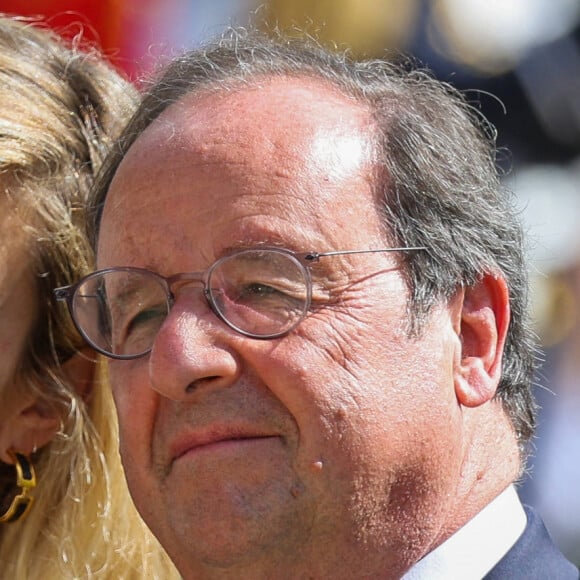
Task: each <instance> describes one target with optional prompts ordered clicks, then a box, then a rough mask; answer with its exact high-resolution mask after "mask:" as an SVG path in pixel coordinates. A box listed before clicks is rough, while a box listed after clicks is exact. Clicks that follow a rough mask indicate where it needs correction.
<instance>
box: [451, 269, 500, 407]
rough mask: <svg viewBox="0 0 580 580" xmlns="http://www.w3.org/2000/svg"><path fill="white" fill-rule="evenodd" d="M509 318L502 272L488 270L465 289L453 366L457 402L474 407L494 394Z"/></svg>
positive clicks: (498, 378)
mask: <svg viewBox="0 0 580 580" xmlns="http://www.w3.org/2000/svg"><path fill="white" fill-rule="evenodd" d="M509 321H510V305H509V291H508V287H507V284H506V281H505V279H504V278H503V277H502V276H500V275H494V274H487V275H485V276H484V277H483V278H482V279H481V280H480V281H479V282H478V283H477V284H475V285H474V286H471V287H468V288H465V289H464V296H463V304H462V307H461V318H460V328H459V336H460V339H461V356H460V361H459V364H458V365H457V368H456V370H455V392H456V396H457V400H458V401H459V403H460V404H462V405H464V406H466V407H477V406H478V405H481V404H483V403H486V402H487V401H489V400H491V399H492V398H493V396H494V395H495V392H496V390H497V386H498V384H499V381H500V379H501V372H502V357H503V349H504V346H505V341H506V336H507V331H508V326H509Z"/></svg>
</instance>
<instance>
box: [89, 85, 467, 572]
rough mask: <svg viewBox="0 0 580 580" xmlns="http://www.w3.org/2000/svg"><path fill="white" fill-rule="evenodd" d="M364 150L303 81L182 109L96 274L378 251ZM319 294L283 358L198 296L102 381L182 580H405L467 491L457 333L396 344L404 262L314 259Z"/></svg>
mask: <svg viewBox="0 0 580 580" xmlns="http://www.w3.org/2000/svg"><path fill="white" fill-rule="evenodd" d="M372 132H373V128H372V123H371V122H370V121H369V116H368V114H367V112H366V111H365V110H363V109H362V108H358V107H357V106H355V105H354V104H353V103H352V102H351V101H347V100H346V99H345V98H343V97H342V96H340V95H337V94H336V93H335V92H333V91H332V90H331V89H329V88H326V87H321V86H320V85H318V84H315V83H314V82H312V81H306V80H287V79H286V80H284V79H280V80H276V81H270V82H264V83H263V84H262V86H260V88H259V89H256V90H251V89H244V90H241V91H239V92H236V93H230V94H228V95H222V96H216V95H213V96H212V95H206V96H204V97H197V98H193V97H186V98H185V99H183V100H182V101H181V102H179V103H177V104H175V105H173V106H171V107H170V108H169V109H167V110H166V111H165V112H164V113H163V114H162V115H161V117H159V118H158V119H157V120H156V121H155V122H154V123H153V124H152V125H151V126H150V127H149V128H148V129H147V130H146V131H145V133H144V134H143V135H142V136H141V137H140V138H139V139H138V140H137V142H136V143H135V144H134V145H133V147H132V148H131V150H130V151H129V154H128V155H127V156H126V158H125V160H124V161H123V163H122V164H121V166H120V168H119V170H118V172H117V174H116V177H115V179H114V181H113V183H112V186H111V189H110V192H109V195H108V198H107V202H106V206H105V210H104V214H103V220H102V226H101V231H100V242H99V250H98V265H99V268H105V267H110V266H135V267H141V268H148V269H151V270H154V271H157V272H159V273H161V274H163V275H165V276H169V275H171V274H174V273H178V272H193V271H201V270H205V269H207V268H208V266H209V265H210V264H212V263H213V262H214V261H215V260H216V259H218V258H220V257H221V256H223V255H226V254H227V253H228V252H231V251H233V250H235V249H237V248H242V247H243V248H246V247H253V246H257V245H262V244H266V245H269V246H273V245H275V246H282V247H285V248H288V249H291V250H296V251H310V250H316V251H332V250H351V249H370V248H380V247H384V246H385V245H386V244H385V241H384V237H383V236H382V234H381V225H380V221H379V217H378V213H377V211H376V209H375V208H376V204H375V202H374V198H373V185H372V179H373V177H372V176H373V175H374V173H375V171H374V167H373V162H372V146H371V136H372ZM312 276H313V282H314V285H315V287H316V289H317V292H318V293H319V294H320V295H323V296H324V297H325V298H326V300H325V301H323V302H322V303H319V304H317V306H316V308H314V309H312V310H311V312H310V313H309V314H308V315H307V317H306V318H305V320H303V321H302V323H301V324H300V325H299V326H298V327H297V328H296V329H294V330H293V331H292V332H291V333H290V334H288V335H287V336H284V337H282V338H278V339H275V340H255V339H251V338H247V337H244V336H241V335H239V334H237V333H236V332H235V331H233V330H232V329H230V328H228V327H227V326H226V325H225V324H224V323H223V322H221V321H220V320H219V319H218V318H217V317H216V316H215V315H214V314H213V313H212V312H211V310H210V308H209V307H208V305H207V303H206V302H205V299H204V297H203V295H202V293H201V291H200V289H199V287H196V286H195V285H193V286H191V287H187V288H184V289H182V290H180V291H179V292H178V293H177V297H176V302H175V305H174V306H173V308H172V310H171V313H170V314H169V316H168V318H167V320H166V321H165V323H164V325H163V326H162V328H161V330H160V332H159V334H158V336H157V338H156V341H155V343H154V345H153V349H152V351H151V353H150V354H149V355H148V356H146V357H143V358H140V359H137V360H133V361H113V362H111V365H110V370H111V381H112V387H113V391H114V395H115V399H116V403H117V407H118V413H119V419H120V425H121V454H122V457H123V461H124V464H125V468H126V472H127V478H128V482H129V486H130V488H131V490H132V494H133V496H134V499H135V502H136V504H137V507H138V508H139V510H140V511H141V513H142V515H143V516H144V518H145V520H146V521H147V523H148V524H149V526H150V527H151V528H152V529H153V531H154V532H155V534H156V535H157V536H158V537H159V538H160V539H161V541H162V543H163V544H164V546H165V548H166V549H167V550H168V552H169V554H170V556H171V557H172V558H173V559H174V561H175V562H176V563H177V565H178V566H179V568H180V569H181V572H182V573H183V574H184V575H185V576H186V577H188V576H190V575H191V576H194V577H201V576H202V574H203V572H204V570H205V572H207V571H208V570H211V569H214V570H216V571H218V572H219V571H220V570H221V571H225V570H228V569H232V570H233V569H235V567H236V566H238V567H239V568H237V570H238V576H237V577H262V576H264V577H283V576H284V573H287V574H288V576H289V577H293V578H295V577H302V576H304V577H310V576H312V577H327V574H328V573H329V571H330V570H331V569H332V566H333V565H338V566H339V571H338V572H336V571H335V575H334V577H341V574H342V576H343V577H352V576H353V574H354V575H355V576H364V575H365V573H367V572H368V576H369V577H372V576H373V575H374V574H376V573H379V571H380V573H381V574H389V573H390V574H392V576H393V577H397V576H399V575H400V573H401V572H402V571H403V570H404V569H405V568H406V567H407V566H408V564H409V562H413V561H414V560H416V559H418V558H419V557H420V555H422V554H423V553H425V552H426V551H428V549H429V548H430V547H431V544H432V543H433V542H436V541H437V536H438V535H439V534H440V533H441V532H442V529H441V528H442V526H443V521H444V519H445V514H446V512H447V510H448V509H449V505H450V502H451V501H452V498H453V495H454V493H455V492H456V489H455V485H456V482H457V479H458V477H459V475H458V474H459V472H460V469H461V465H460V463H461V459H460V455H461V445H462V442H461V433H460V430H461V417H460V410H459V407H458V405H457V402H456V399H455V395H454V389H453V371H454V361H455V360H456V358H457V351H458V348H459V346H458V344H459V340H458V337H457V334H456V331H455V321H454V320H453V317H452V316H451V314H450V313H449V312H448V310H447V309H446V308H440V309H436V310H435V312H434V314H433V316H432V318H431V321H430V322H429V323H428V324H427V325H426V328H425V332H424V333H423V334H422V336H421V337H420V338H418V339H417V338H415V339H410V338H408V336H407V333H406V330H407V327H408V320H407V319H408V315H407V310H406V304H407V296H408V293H407V289H406V286H405V283H404V277H403V274H402V272H401V269H400V256H399V255H397V254H396V253H395V254H389V253H381V254H366V255H350V256H336V257H327V258H323V259H321V261H320V263H319V264H317V265H316V266H315V267H313V270H312ZM357 558H358V559H357ZM258 570H259V571H260V574H261V575H262V576H261V575H260V574H258ZM268 570H269V571H270V572H269V574H270V576H268ZM386 571H387V572H386ZM281 574H282V575H281Z"/></svg>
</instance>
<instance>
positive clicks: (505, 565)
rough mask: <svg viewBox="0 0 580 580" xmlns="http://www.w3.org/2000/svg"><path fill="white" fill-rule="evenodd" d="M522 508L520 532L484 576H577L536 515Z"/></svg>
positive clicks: (567, 579) (541, 579)
mask: <svg viewBox="0 0 580 580" xmlns="http://www.w3.org/2000/svg"><path fill="white" fill-rule="evenodd" d="M525 510H526V515H527V517H528V523H527V525H526V529H525V530H524V533H523V534H522V535H521V537H520V538H519V540H518V541H517V542H516V543H515V544H514V546H513V548H512V549H511V550H510V551H509V552H508V553H507V554H506V555H505V556H504V557H503V558H502V559H501V560H500V561H499V563H498V564H497V565H496V566H495V568H494V569H493V570H492V571H491V572H490V573H489V574H488V575H487V576H486V577H485V579H484V580H512V579H513V580H578V579H579V578H580V572H579V571H578V568H576V567H575V566H574V565H573V564H571V563H570V562H568V560H566V558H565V557H564V556H563V555H562V554H561V552H560V551H559V550H558V548H556V546H555V545H554V543H553V542H552V539H551V538H550V535H549V534H548V530H546V527H545V526H544V523H543V522H542V520H541V519H540V516H539V515H538V514H537V513H536V512H535V511H534V510H533V509H532V508H529V507H526V508H525Z"/></svg>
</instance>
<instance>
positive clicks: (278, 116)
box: [122, 78, 374, 179]
mask: <svg viewBox="0 0 580 580" xmlns="http://www.w3.org/2000/svg"><path fill="white" fill-rule="evenodd" d="M372 126H373V124H372V121H371V115H370V114H369V112H368V110H367V109H366V107H364V106H363V105H361V104H359V103H357V102H356V101H354V100H352V99H350V98H349V97H346V96H345V95H343V94H342V93H341V92H339V91H338V90H337V89H336V88H334V87H332V86H330V85H329V84H328V83H322V82H319V81H316V80H315V79H309V78H299V79H296V78H275V79H263V80H255V81H254V82H253V84H251V85H248V86H246V85H244V86H241V87H238V88H235V89H232V90H228V91H225V90H223V91H219V92H215V91H214V92H211V93H208V92H205V93H202V94H189V95H186V96H184V97H183V98H181V99H180V100H179V101H177V102H176V103H174V104H172V105H170V106H169V107H168V108H167V109H166V110H165V111H164V112H163V113H162V114H161V115H160V116H159V117H158V118H157V119H156V120H155V121H154V122H153V123H152V124H151V125H150V126H149V127H148V128H147V129H146V130H145V132H144V133H143V134H142V135H141V136H140V137H139V138H138V139H137V141H136V142H135V143H134V145H133V146H132V147H131V149H130V150H129V152H128V154H127V156H126V159H125V160H124V162H123V163H122V165H125V166H126V167H127V165H129V166H130V165H132V164H131V163H130V162H129V163H127V161H130V159H131V157H133V156H134V154H136V153H137V154H138V156H139V157H141V163H140V164H141V165H143V164H145V165H147V164H148V161H147V160H146V159H145V160H144V159H143V155H144V156H145V157H146V158H147V157H149V156H151V157H156V156H157V152H159V150H160V148H163V149H167V150H169V149H170V150H171V151H173V155H176V156H180V155H181V154H185V155H187V156H188V163H193V164H194V165H196V164H198V163H199V164H200V165H205V166H206V167H211V166H212V165H214V164H215V163H220V164H221V163H224V162H225V163H229V164H230V166H231V167H232V168H234V167H235V166H236V165H238V164H240V163H242V164H245V163H249V164H252V163H254V162H256V161H257V160H259V162H260V164H261V169H266V168H267V166H268V164H269V163H271V164H272V167H273V166H276V170H277V171H280V172H282V173H283V172H284V171H288V172H289V175H291V174H292V172H293V171H295V170H296V169H297V168H298V167H303V166H305V165H309V166H310V169H314V170H315V172H316V167H318V168H319V170H320V171H322V172H324V173H325V174H327V177H328V178H330V179H333V178H336V179H340V178H341V176H342V175H344V174H346V173H348V172H351V171H353V170H356V169H357V168H359V169H361V170H363V171H365V173H366V170H368V163H369V162H370V161H371V160H372V158H373V157H374V156H373V150H374V140H373V136H374V130H373V128H372ZM365 165H367V167H364V166H365ZM272 167H271V168H272ZM198 168H199V166H198Z"/></svg>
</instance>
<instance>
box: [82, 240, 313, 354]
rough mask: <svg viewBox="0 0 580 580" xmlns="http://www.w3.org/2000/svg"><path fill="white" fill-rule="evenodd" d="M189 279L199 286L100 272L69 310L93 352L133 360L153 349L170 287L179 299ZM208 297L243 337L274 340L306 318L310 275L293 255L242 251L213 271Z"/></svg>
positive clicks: (142, 273)
mask: <svg viewBox="0 0 580 580" xmlns="http://www.w3.org/2000/svg"><path fill="white" fill-rule="evenodd" d="M193 281H195V282H198V283H199V281H200V277H199V276H197V277H196V276H195V275H190V274H182V275H179V274H178V275H176V276H173V277H171V278H169V279H165V278H163V277H161V276H158V275H157V274H155V273H153V272H149V271H147V270H140V269H132V268H120V269H112V270H108V271H104V272H98V273H96V274H94V275H92V276H89V277H88V278H87V279H86V280H85V281H84V282H83V283H82V284H81V285H80V286H79V287H78V288H77V289H76V291H75V293H74V296H73V302H72V310H73V313H74V317H75V319H76V322H77V325H78V326H79V329H80V330H81V332H82V333H83V334H84V336H85V338H86V339H87V340H88V341H89V342H90V343H92V344H93V346H95V347H97V348H98V350H100V351H101V352H104V353H106V354H109V355H113V356H114V357H117V358H133V357H136V356H140V355H142V354H145V353H146V352H148V351H149V350H150V349H151V348H152V346H153V343H154V341H155V337H156V336H157V334H158V332H159V330H160V328H161V326H162V324H163V322H164V320H165V318H166V317H167V315H168V313H169V310H170V308H171V305H172V301H173V295H172V292H171V289H173V290H174V292H175V293H176V294H179V292H180V291H181V288H182V287H184V286H186V285H188V284H189V283H191V282H193ZM170 288H171V289H170ZM205 296H206V298H207V300H208V302H209V304H210V306H211V308H212V309H213V310H214V312H215V313H216V314H217V315H218V316H219V317H220V318H221V319H222V320H223V321H224V322H226V323H227V324H228V325H229V326H230V327H232V328H234V329H235V330H237V331H239V332H241V333H242V334H245V335H247V336H252V337H256V338H272V337H274V336H279V335H282V334H284V333H286V332H288V331H289V330H290V329H291V328H293V327H294V326H295V325H296V324H298V322H299V321H300V320H301V319H302V317H303V316H304V314H305V313H306V311H307V309H308V306H309V303H310V284H309V276H308V272H307V270H306V268H305V267H304V266H303V265H302V264H301V263H300V262H299V261H298V259H297V258H295V257H294V256H293V255H292V254H291V253H288V252H285V251H277V250H272V249H269V250H245V251H242V252H239V253H236V254H233V255H231V256H226V257H225V258H222V259H220V260H218V261H217V262H216V263H215V264H214V265H213V266H212V267H211V268H210V270H209V271H208V273H207V277H206V284H205Z"/></svg>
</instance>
